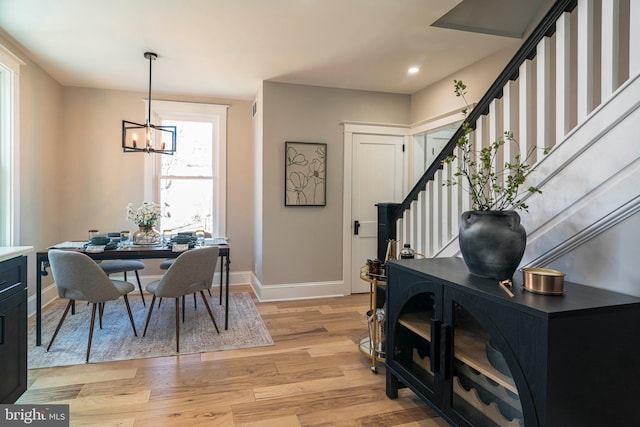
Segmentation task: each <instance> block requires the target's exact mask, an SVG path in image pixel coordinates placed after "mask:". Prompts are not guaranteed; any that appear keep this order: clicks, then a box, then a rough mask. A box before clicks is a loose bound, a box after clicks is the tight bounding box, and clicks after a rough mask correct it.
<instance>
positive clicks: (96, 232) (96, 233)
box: [89, 229, 98, 241]
mask: <svg viewBox="0 0 640 427" xmlns="http://www.w3.org/2000/svg"><path fill="white" fill-rule="evenodd" d="M97 235H98V230H95V229H91V230H89V241H91V239H93V238H94V237H96V236H97Z"/></svg>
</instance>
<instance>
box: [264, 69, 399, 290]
mask: <svg viewBox="0 0 640 427" xmlns="http://www.w3.org/2000/svg"><path fill="white" fill-rule="evenodd" d="M262 97H263V99H262V102H263V123H262V129H263V133H262V158H261V159H259V161H260V162H261V165H262V168H263V173H262V183H261V185H262V188H261V189H257V191H258V192H260V193H261V194H262V224H261V225H262V228H261V229H257V230H256V234H257V235H258V236H259V237H256V239H259V240H260V241H261V242H262V245H261V247H258V249H257V252H256V255H255V256H256V260H257V261H258V262H259V263H261V272H259V274H258V279H259V280H260V281H261V282H262V284H263V285H264V286H269V285H277V284H289V283H306V282H325V281H340V280H342V257H343V254H342V218H343V216H342V214H343V204H342V189H343V176H342V175H343V167H344V165H343V161H342V159H343V135H342V126H341V122H342V121H345V120H348V121H364V122H377V123H396V124H407V123H408V122H409V117H410V97H409V96H408V95H397V94H386V93H376V92H366V91H355V90H344V89H333V88H324V87H314V86H301V85H291V84H283V83H273V82H265V83H264V85H263V92H262ZM285 141H298V142H323V143H327V174H326V181H327V203H326V206H324V207H285V206H284V144H285ZM260 273H261V274H260Z"/></svg>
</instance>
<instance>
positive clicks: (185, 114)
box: [145, 100, 229, 237]
mask: <svg viewBox="0 0 640 427" xmlns="http://www.w3.org/2000/svg"><path fill="white" fill-rule="evenodd" d="M145 108H146V101H145ZM228 108H229V106H228V105H221V104H204V103H194V102H179V101H156V100H152V101H151V115H152V120H151V121H152V123H156V124H160V123H161V122H162V120H163V119H164V120H196V121H203V122H211V123H213V138H212V143H213V147H212V149H213V156H214V162H213V193H214V194H213V204H214V207H215V209H214V210H213V226H214V229H213V230H210V231H211V233H212V234H213V236H214V237H227V233H226V230H227V218H226V217H227V110H228ZM176 151H180V140H178V141H177V142H176ZM161 156H163V155H162V154H158V155H152V156H146V157H147V159H145V171H146V172H148V173H149V174H150V175H152V176H153V177H154V179H153V181H152V182H151V183H148V185H146V186H145V199H146V200H155V201H159V200H160V173H161V170H162V169H161V160H162V158H161ZM148 176H149V175H148ZM207 231H209V230H207Z"/></svg>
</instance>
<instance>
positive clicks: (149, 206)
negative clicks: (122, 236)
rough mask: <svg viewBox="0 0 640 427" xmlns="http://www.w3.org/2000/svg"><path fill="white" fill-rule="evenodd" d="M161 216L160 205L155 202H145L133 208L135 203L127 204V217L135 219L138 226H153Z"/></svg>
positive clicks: (134, 221)
mask: <svg viewBox="0 0 640 427" xmlns="http://www.w3.org/2000/svg"><path fill="white" fill-rule="evenodd" d="M158 218H160V205H158V204H156V203H153V202H143V203H142V206H140V207H139V208H138V209H133V204H132V203H129V204H128V205H127V219H128V220H131V221H133V223H134V224H136V225H137V226H138V227H142V228H151V227H153V226H154V225H155V224H156V221H158Z"/></svg>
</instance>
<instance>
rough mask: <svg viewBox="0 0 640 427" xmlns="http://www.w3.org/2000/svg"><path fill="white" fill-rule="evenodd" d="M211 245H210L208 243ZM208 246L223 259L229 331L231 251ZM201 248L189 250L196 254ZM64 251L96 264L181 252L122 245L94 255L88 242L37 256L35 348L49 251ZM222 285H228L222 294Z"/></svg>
mask: <svg viewBox="0 0 640 427" xmlns="http://www.w3.org/2000/svg"><path fill="white" fill-rule="evenodd" d="M207 241H208V242H207ZM205 246H217V247H218V248H219V249H220V251H219V257H220V305H222V300H223V295H224V297H225V298H224V329H225V330H226V329H228V328H229V265H230V263H231V261H230V252H231V251H230V247H229V244H228V242H227V241H226V240H223V239H206V243H205ZM197 248H198V246H197V245H196V246H195V247H194V248H190V249H188V250H197ZM50 249H63V250H72V251H78V252H81V253H84V254H86V255H87V256H89V257H90V258H92V259H93V260H95V261H103V260H115V259H165V258H177V257H178V256H179V255H180V254H181V253H182V252H180V251H174V250H173V249H172V248H170V247H168V246H167V245H157V246H141V245H134V244H131V245H123V246H119V247H117V248H115V249H109V250H102V251H97V252H94V251H92V250H91V249H92V248H90V247H89V246H88V245H87V242H78V241H67V242H63V243H60V244H57V245H54V246H50V247H48V248H47V250H44V251H39V252H36V346H39V345H41V344H42V277H43V276H47V275H48V274H49V273H48V272H47V268H49V250H50ZM223 282H224V283H225V284H226V286H224V291H223Z"/></svg>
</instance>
